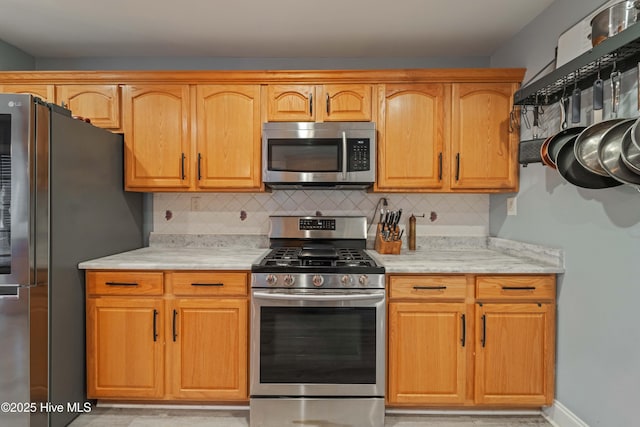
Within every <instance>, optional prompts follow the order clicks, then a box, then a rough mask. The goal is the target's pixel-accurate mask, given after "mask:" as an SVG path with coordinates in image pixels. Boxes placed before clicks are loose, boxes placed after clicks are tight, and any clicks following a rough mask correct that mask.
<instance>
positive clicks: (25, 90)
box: [0, 84, 55, 102]
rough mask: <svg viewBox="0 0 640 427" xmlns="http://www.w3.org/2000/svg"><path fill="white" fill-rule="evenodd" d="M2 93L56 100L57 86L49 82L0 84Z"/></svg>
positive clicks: (50, 100) (48, 100)
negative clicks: (48, 83)
mask: <svg viewBox="0 0 640 427" xmlns="http://www.w3.org/2000/svg"><path fill="white" fill-rule="evenodd" d="M0 92H1V93H21V94H25V95H33V96H37V97H38V98H41V99H42V100H44V101H47V102H54V101H55V87H54V85H47V84H0Z"/></svg>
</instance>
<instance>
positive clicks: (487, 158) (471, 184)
mask: <svg viewBox="0 0 640 427" xmlns="http://www.w3.org/2000/svg"><path fill="white" fill-rule="evenodd" d="M516 87H517V85H515V84H511V83H502V84H500V83H465V84H454V85H453V119H452V123H453V128H452V154H451V162H452V165H451V168H452V170H453V171H454V172H453V173H454V179H453V180H452V181H451V187H452V188H454V189H475V188H486V189H502V190H507V189H514V190H515V189H517V174H518V165H517V156H516V153H517V143H518V141H517V135H516V133H515V132H509V113H510V112H511V105H512V99H513V93H514V91H515V89H516Z"/></svg>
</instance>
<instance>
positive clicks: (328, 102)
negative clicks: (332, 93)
mask: <svg viewBox="0 0 640 427" xmlns="http://www.w3.org/2000/svg"><path fill="white" fill-rule="evenodd" d="M330 99H331V98H329V94H327V114H329V104H330V103H331V101H330Z"/></svg>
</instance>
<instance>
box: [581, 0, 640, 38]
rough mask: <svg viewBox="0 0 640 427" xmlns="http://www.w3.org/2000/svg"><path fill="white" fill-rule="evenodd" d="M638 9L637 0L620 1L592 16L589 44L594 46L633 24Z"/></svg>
mask: <svg viewBox="0 0 640 427" xmlns="http://www.w3.org/2000/svg"><path fill="white" fill-rule="evenodd" d="M639 9H640V1H639V0H635V1H622V2H620V3H616V4H614V5H613V6H611V7H608V8H607V9H605V10H603V11H601V12H600V13H598V14H597V15H596V16H594V17H593V19H592V20H591V45H592V46H594V47H595V46H597V45H599V44H600V43H602V42H603V41H604V40H606V39H608V38H609V37H613V36H615V35H616V34H618V33H620V32H622V31H624V30H625V29H627V28H628V27H629V26H631V25H633V24H635V23H636V20H637V17H638V11H639Z"/></svg>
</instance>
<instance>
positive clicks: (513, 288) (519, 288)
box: [502, 286, 536, 291]
mask: <svg viewBox="0 0 640 427" xmlns="http://www.w3.org/2000/svg"><path fill="white" fill-rule="evenodd" d="M502 290H503V291H535V290H536V287H535V286H503V287H502Z"/></svg>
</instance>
